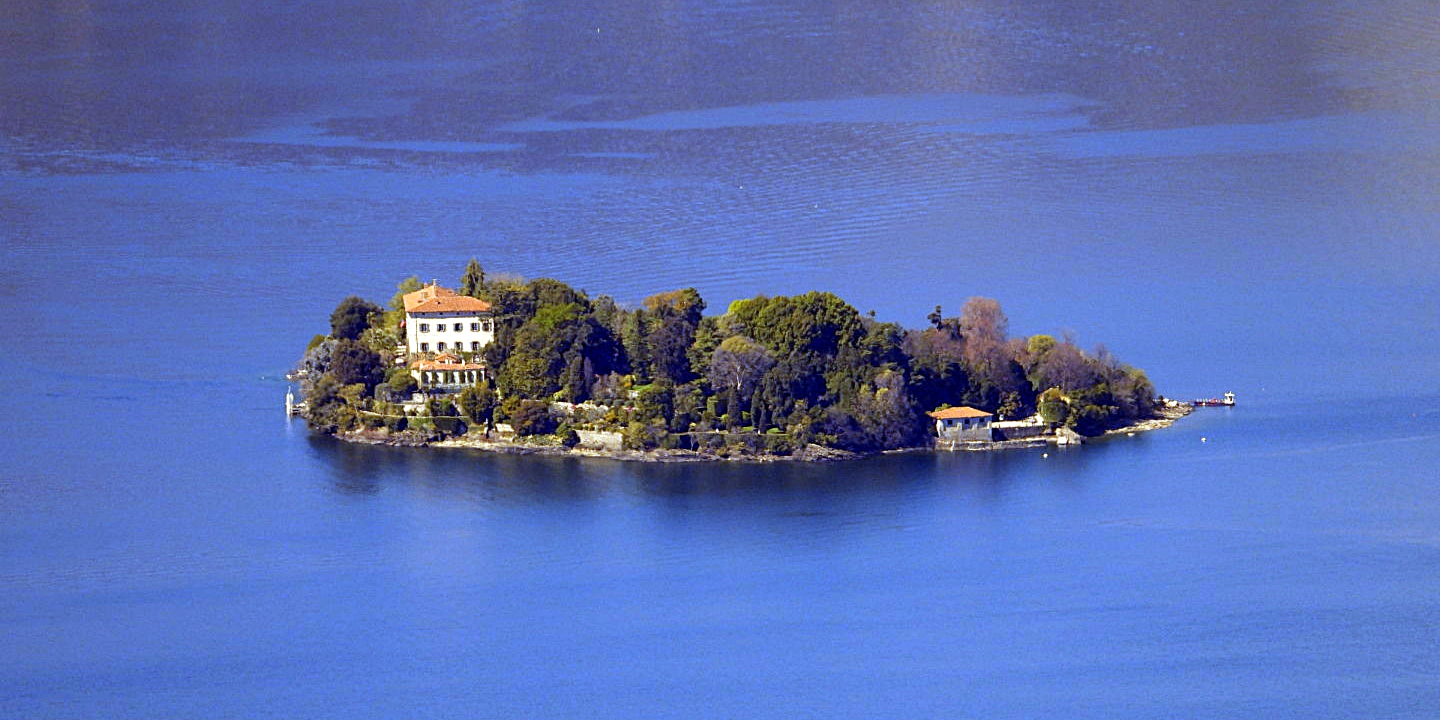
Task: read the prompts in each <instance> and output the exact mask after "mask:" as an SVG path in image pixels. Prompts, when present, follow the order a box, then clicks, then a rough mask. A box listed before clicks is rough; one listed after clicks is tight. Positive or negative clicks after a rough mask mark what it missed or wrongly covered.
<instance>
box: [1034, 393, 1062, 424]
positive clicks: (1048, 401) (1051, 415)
mask: <svg viewBox="0 0 1440 720" xmlns="http://www.w3.org/2000/svg"><path fill="white" fill-rule="evenodd" d="M1036 405H1037V409H1038V410H1039V412H1040V419H1042V420H1044V421H1045V422H1047V423H1049V424H1051V425H1059V424H1060V423H1063V422H1065V416H1066V415H1067V414H1069V412H1070V404H1069V403H1068V402H1066V401H1065V393H1063V392H1060V388H1050V389H1049V390H1046V391H1045V392H1043V393H1041V394H1040V400H1039V402H1038V403H1036Z"/></svg>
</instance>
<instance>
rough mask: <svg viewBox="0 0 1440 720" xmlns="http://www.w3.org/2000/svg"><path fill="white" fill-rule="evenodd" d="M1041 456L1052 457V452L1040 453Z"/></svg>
mask: <svg viewBox="0 0 1440 720" xmlns="http://www.w3.org/2000/svg"><path fill="white" fill-rule="evenodd" d="M1040 457H1042V458H1048V457H1050V453H1041V454H1040Z"/></svg>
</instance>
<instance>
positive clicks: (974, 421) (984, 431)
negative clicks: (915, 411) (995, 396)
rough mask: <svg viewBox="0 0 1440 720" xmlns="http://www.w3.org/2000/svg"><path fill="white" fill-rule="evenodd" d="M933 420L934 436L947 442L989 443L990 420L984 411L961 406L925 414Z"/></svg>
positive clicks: (990, 416) (988, 414) (989, 415)
mask: <svg viewBox="0 0 1440 720" xmlns="http://www.w3.org/2000/svg"><path fill="white" fill-rule="evenodd" d="M925 414H926V415H929V416H930V417H931V418H933V419H934V420H935V435H936V436H938V437H939V438H940V439H941V440H949V441H962V442H964V441H981V442H989V441H990V420H991V418H992V417H993V416H992V415H991V414H990V413H988V412H985V411H984V410H976V409H975V408H972V407H969V406H966V405H962V406H960V407H952V408H945V409H944V410H935V411H933V412H928V413H925Z"/></svg>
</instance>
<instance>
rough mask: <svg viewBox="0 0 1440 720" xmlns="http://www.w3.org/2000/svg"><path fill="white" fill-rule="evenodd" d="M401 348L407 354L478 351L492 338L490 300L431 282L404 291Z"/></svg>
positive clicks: (493, 338)
mask: <svg viewBox="0 0 1440 720" xmlns="http://www.w3.org/2000/svg"><path fill="white" fill-rule="evenodd" d="M404 301H405V350H406V351H407V352H408V353H410V354H411V355H415V354H428V353H444V352H449V353H464V352H479V351H480V350H481V349H482V348H484V347H485V346H486V345H489V344H490V343H491V342H493V341H494V340H495V319H494V317H493V316H492V315H491V313H490V303H488V302H485V301H484V300H480V299H477V298H472V297H469V296H467V295H460V294H459V293H456V292H455V291H454V290H450V289H447V288H443V287H440V286H439V285H435V284H431V285H426V286H425V287H423V288H421V289H419V290H416V291H415V292H412V293H406V294H405V296H404Z"/></svg>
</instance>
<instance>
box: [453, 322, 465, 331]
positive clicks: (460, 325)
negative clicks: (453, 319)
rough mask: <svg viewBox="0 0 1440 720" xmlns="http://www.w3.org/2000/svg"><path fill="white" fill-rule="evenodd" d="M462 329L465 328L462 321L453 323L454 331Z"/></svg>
mask: <svg viewBox="0 0 1440 720" xmlns="http://www.w3.org/2000/svg"><path fill="white" fill-rule="evenodd" d="M464 329H465V324H464V323H455V332H460V331H462V330H464Z"/></svg>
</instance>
